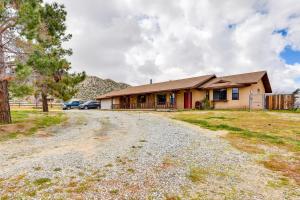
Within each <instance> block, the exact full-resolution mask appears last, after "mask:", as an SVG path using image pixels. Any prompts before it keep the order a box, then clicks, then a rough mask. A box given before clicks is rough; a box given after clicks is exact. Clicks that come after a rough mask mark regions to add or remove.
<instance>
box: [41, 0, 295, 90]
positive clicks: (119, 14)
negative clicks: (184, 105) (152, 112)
mask: <svg viewBox="0 0 300 200" xmlns="http://www.w3.org/2000/svg"><path fill="white" fill-rule="evenodd" d="M46 2H53V0H46ZM56 2H59V3H63V4H64V5H65V6H66V10H67V12H68V16H67V25H68V32H69V33H71V34H72V35H73V38H72V40H71V41H70V42H68V43H67V44H66V46H67V47H70V48H72V49H73V52H74V53H73V55H72V56H71V57H70V58H69V60H70V61H71V62H72V67H73V69H74V70H75V71H78V72H79V71H82V70H84V71H86V72H87V74H89V75H95V76H99V77H100V78H110V79H113V80H115V81H118V82H125V83H128V84H131V85H139V84H147V83H149V80H150V79H153V82H159V81H168V80H174V79H179V78H186V77H192V76H198V75H206V74H216V75H217V76H222V75H230V74H237V73H244V72H252V71H261V70H266V71H267V72H268V75H269V79H270V81H271V85H272V88H273V91H274V92H278V93H279V92H292V91H293V90H295V89H296V88H300V2H299V0H284V1H283V0H282V1H280V0H278V1H277V0H276V1H275V0H226V1H220V0H163V1H162V0H151V1H149V0H84V1H74V0H56Z"/></svg>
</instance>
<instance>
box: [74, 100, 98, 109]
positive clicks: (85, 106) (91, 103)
mask: <svg viewBox="0 0 300 200" xmlns="http://www.w3.org/2000/svg"><path fill="white" fill-rule="evenodd" d="M79 109H85V110H88V109H100V103H99V102H98V101H87V102H85V103H83V104H80V105H79Z"/></svg>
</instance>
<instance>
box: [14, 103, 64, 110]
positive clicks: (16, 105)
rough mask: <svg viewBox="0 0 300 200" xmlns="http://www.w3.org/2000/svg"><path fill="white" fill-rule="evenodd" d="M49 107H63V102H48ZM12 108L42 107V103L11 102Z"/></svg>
mask: <svg viewBox="0 0 300 200" xmlns="http://www.w3.org/2000/svg"><path fill="white" fill-rule="evenodd" d="M48 106H49V108H61V106H62V104H61V103H51V102H49V103H48ZM10 107H11V108H35V109H40V108H42V103H36V104H35V103H24V102H10Z"/></svg>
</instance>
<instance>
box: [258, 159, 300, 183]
mask: <svg viewBox="0 0 300 200" xmlns="http://www.w3.org/2000/svg"><path fill="white" fill-rule="evenodd" d="M287 159H289V158H283V157H281V156H271V157H270V159H268V160H263V161H261V163H262V164H263V165H264V166H265V167H266V168H268V169H270V170H273V171H278V172H281V173H282V174H283V175H284V176H287V177H290V178H292V179H294V180H295V181H296V183H297V184H299V185H300V162H299V161H292V160H290V159H289V160H287Z"/></svg>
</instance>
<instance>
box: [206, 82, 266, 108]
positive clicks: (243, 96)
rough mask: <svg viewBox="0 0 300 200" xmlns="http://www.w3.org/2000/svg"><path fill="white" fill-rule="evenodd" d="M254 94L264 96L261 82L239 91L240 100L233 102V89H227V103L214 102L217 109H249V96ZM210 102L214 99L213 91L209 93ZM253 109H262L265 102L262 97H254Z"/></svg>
mask: <svg viewBox="0 0 300 200" xmlns="http://www.w3.org/2000/svg"><path fill="white" fill-rule="evenodd" d="M250 93H252V94H264V93H265V88H264V85H263V83H262V81H261V80H260V81H259V82H258V83H257V84H252V85H251V86H248V87H243V88H240V89H239V100H232V88H227V101H226V102H214V106H215V109H248V108H249V95H250ZM209 98H210V100H212V99H213V90H210V91H209ZM253 102H257V103H253V104H252V108H253V109H262V108H263V100H262V96H261V95H254V96H253Z"/></svg>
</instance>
